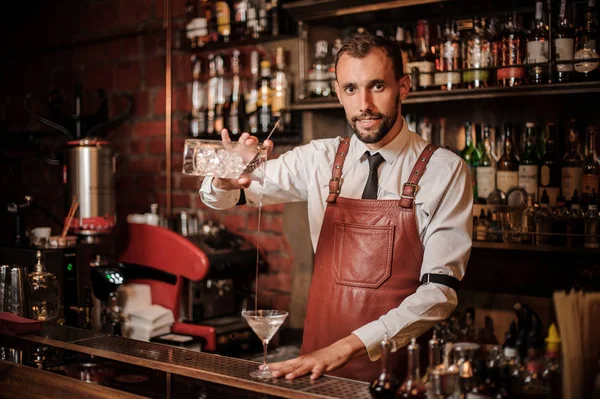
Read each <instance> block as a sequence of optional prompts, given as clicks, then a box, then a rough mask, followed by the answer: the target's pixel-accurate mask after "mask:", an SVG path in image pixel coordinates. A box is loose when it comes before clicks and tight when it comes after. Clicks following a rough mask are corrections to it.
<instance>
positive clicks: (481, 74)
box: [462, 17, 491, 89]
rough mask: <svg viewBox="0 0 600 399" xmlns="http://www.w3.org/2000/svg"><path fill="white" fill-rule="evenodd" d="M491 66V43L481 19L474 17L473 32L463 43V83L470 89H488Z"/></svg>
mask: <svg viewBox="0 0 600 399" xmlns="http://www.w3.org/2000/svg"><path fill="white" fill-rule="evenodd" d="M490 66H491V53H490V41H489V38H488V37H487V36H486V35H485V32H484V30H483V29H482V26H481V18H479V17H473V30H472V31H471V32H470V33H469V35H468V36H467V38H466V40H465V42H464V43H463V69H464V71H463V79H462V80H463V83H464V84H465V85H466V86H467V87H468V88H469V89H478V88H481V87H487V86H488V83H489V76H490V71H489V69H488V68H489V67H490Z"/></svg>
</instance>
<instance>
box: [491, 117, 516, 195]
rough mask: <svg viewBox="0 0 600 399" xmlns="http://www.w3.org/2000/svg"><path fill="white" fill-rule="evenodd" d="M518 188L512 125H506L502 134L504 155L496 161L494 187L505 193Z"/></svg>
mask: <svg viewBox="0 0 600 399" xmlns="http://www.w3.org/2000/svg"><path fill="white" fill-rule="evenodd" d="M518 186H519V159H518V158H517V157H516V155H515V144H514V142H513V132H512V125H510V124H506V126H505V134H504V154H502V157H500V160H499V161H498V172H496V187H497V188H498V190H501V191H502V192H504V193H507V192H508V190H510V189H511V188H513V187H518Z"/></svg>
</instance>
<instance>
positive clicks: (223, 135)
mask: <svg viewBox="0 0 600 399" xmlns="http://www.w3.org/2000/svg"><path fill="white" fill-rule="evenodd" d="M221 140H223V141H231V138H230V137H229V132H228V131H227V129H223V130H221Z"/></svg>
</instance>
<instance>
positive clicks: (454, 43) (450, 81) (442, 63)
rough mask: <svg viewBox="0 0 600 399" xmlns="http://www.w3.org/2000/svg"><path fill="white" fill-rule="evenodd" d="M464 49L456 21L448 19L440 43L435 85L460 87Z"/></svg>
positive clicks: (443, 88) (451, 87)
mask: <svg viewBox="0 0 600 399" xmlns="http://www.w3.org/2000/svg"><path fill="white" fill-rule="evenodd" d="M461 57H462V49H461V48H460V37H459V35H458V26H457V25H456V22H452V21H446V23H445V24H444V32H443V34H442V40H441V43H440V51H439V54H438V57H437V58H436V61H435V62H436V65H435V70H436V73H435V85H436V86H437V87H440V88H441V89H442V90H452V89H457V88H459V87H460V84H461V82H462V76H461V73H460V72H456V71H460V69H461V68H462V59H461Z"/></svg>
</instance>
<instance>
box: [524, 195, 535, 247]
mask: <svg viewBox="0 0 600 399" xmlns="http://www.w3.org/2000/svg"><path fill="white" fill-rule="evenodd" d="M534 198H535V194H527V207H526V208H525V209H524V210H523V214H522V216H521V222H522V224H521V225H522V229H521V233H522V234H521V244H527V245H533V244H534V243H535V232H536V225H535V217H536V215H537V212H536V209H535V206H534V202H535V201H534Z"/></svg>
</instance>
